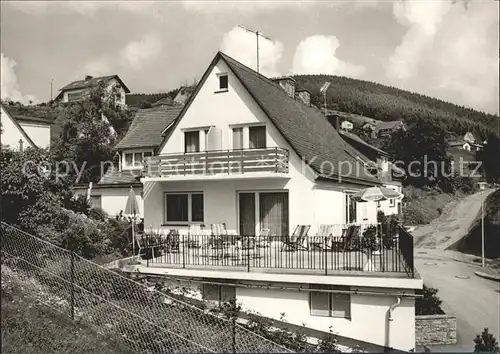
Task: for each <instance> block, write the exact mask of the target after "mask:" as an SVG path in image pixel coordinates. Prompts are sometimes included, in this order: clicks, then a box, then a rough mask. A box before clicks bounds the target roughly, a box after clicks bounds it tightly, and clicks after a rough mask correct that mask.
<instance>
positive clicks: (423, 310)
mask: <svg viewBox="0 0 500 354" xmlns="http://www.w3.org/2000/svg"><path fill="white" fill-rule="evenodd" d="M437 292H438V290H437V289H434V288H429V287H427V286H426V285H425V284H424V287H423V289H422V290H418V291H417V294H419V295H423V297H419V298H417V299H416V300H415V314H416V315H438V314H441V313H443V311H442V310H441V307H440V306H441V303H442V301H441V299H440V298H439V297H438V296H437V295H436V294H437Z"/></svg>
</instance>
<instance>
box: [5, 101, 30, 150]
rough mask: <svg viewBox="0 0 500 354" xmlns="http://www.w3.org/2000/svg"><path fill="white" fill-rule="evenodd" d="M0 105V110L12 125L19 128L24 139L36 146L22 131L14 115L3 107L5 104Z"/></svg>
mask: <svg viewBox="0 0 500 354" xmlns="http://www.w3.org/2000/svg"><path fill="white" fill-rule="evenodd" d="M0 107H1V110H2V111H3V112H4V113H5V116H6V117H7V118H8V119H10V120H11V121H12V123H13V124H14V126H15V127H16V128H17V129H18V130H19V132H20V133H21V135H22V136H23V137H24V138H25V139H26V141H27V142H28V143H29V144H30V145H31V147H37V146H36V144H35V143H34V142H33V140H31V138H30V136H29V135H28V134H27V133H26V132H25V131H24V129H23V127H21V125H20V124H19V122H18V121H17V120H16V119H15V118H14V117H12V115H11V114H10V113H9V111H8V110H7V109H5V106H4V105H0ZM2 129H3V128H2ZM2 134H3V132H2Z"/></svg>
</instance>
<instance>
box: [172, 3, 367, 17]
mask: <svg viewBox="0 0 500 354" xmlns="http://www.w3.org/2000/svg"><path fill="white" fill-rule="evenodd" d="M356 2H359V3H362V2H363V0H357V1H356ZM181 3H182V5H183V6H184V9H185V10H187V11H191V12H202V13H223V12H231V13H233V14H234V13H237V12H239V13H242V14H249V13H256V12H262V11H274V10H283V9H294V10H298V11H300V10H301V9H302V10H303V9H306V8H311V7H314V6H322V7H328V8H334V7H340V6H342V5H343V4H344V2H341V1H324V0H308V1H301V0H291V1H290V0H288V1H287V0H278V1H269V0H256V1H248V0H231V1H227V0H219V1H200V0H199V1H193V0H184V1H181Z"/></svg>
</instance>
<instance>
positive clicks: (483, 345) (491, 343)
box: [474, 328, 499, 353]
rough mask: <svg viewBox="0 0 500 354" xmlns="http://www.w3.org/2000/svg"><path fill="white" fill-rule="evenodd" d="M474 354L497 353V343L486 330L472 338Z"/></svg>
mask: <svg viewBox="0 0 500 354" xmlns="http://www.w3.org/2000/svg"><path fill="white" fill-rule="evenodd" d="M474 343H475V346H474V352H475V353H498V352H499V349H498V342H497V340H496V338H495V337H494V336H493V335H492V334H491V333H489V331H488V328H485V329H484V331H483V332H482V333H481V335H479V334H476V338H474Z"/></svg>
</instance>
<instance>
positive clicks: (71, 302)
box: [70, 252, 75, 320]
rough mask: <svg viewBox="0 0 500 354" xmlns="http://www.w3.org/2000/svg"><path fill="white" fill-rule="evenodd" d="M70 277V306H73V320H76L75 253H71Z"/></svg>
mask: <svg viewBox="0 0 500 354" xmlns="http://www.w3.org/2000/svg"><path fill="white" fill-rule="evenodd" d="M70 277H71V293H70V295H71V298H70V306H71V309H70V310H71V319H72V320H74V319H75V253H74V252H71V258H70Z"/></svg>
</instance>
